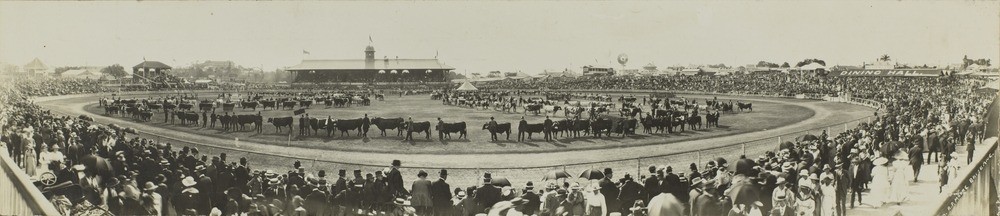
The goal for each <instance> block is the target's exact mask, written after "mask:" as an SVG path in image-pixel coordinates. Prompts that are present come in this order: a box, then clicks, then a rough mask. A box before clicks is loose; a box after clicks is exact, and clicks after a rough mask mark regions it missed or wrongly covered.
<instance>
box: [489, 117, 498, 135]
mask: <svg viewBox="0 0 1000 216" xmlns="http://www.w3.org/2000/svg"><path fill="white" fill-rule="evenodd" d="M488 124H489V128H490V129H491V130H490V140H491V141H497V133H496V132H494V131H496V129H495V128H497V126H499V125H498V124H497V121H496V120H494V119H493V117H492V116H490V123H488Z"/></svg>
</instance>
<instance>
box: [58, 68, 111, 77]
mask: <svg viewBox="0 0 1000 216" xmlns="http://www.w3.org/2000/svg"><path fill="white" fill-rule="evenodd" d="M101 75H102V74H101V70H100V69H96V68H92V67H88V68H82V69H74V70H67V71H64V72H62V74H60V75H59V76H60V77H64V78H73V79H92V80H96V79H100V78H101Z"/></svg>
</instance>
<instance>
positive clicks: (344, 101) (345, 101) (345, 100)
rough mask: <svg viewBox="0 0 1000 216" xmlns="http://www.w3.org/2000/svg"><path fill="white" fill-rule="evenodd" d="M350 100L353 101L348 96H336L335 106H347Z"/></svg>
mask: <svg viewBox="0 0 1000 216" xmlns="http://www.w3.org/2000/svg"><path fill="white" fill-rule="evenodd" d="M349 102H351V101H350V99H348V98H334V99H333V106H336V107H344V106H347V105H348V103H349Z"/></svg>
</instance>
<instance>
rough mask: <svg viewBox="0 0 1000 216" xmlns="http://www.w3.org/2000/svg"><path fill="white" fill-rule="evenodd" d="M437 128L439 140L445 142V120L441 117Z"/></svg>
mask: <svg viewBox="0 0 1000 216" xmlns="http://www.w3.org/2000/svg"><path fill="white" fill-rule="evenodd" d="M435 128H437V131H438V140H444V120H441V117H438V123H437V127H435Z"/></svg>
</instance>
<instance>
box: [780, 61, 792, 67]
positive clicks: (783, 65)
mask: <svg viewBox="0 0 1000 216" xmlns="http://www.w3.org/2000/svg"><path fill="white" fill-rule="evenodd" d="M781 67H782V68H789V67H792V66H791V65H788V62H785V63H782V64H781Z"/></svg>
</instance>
